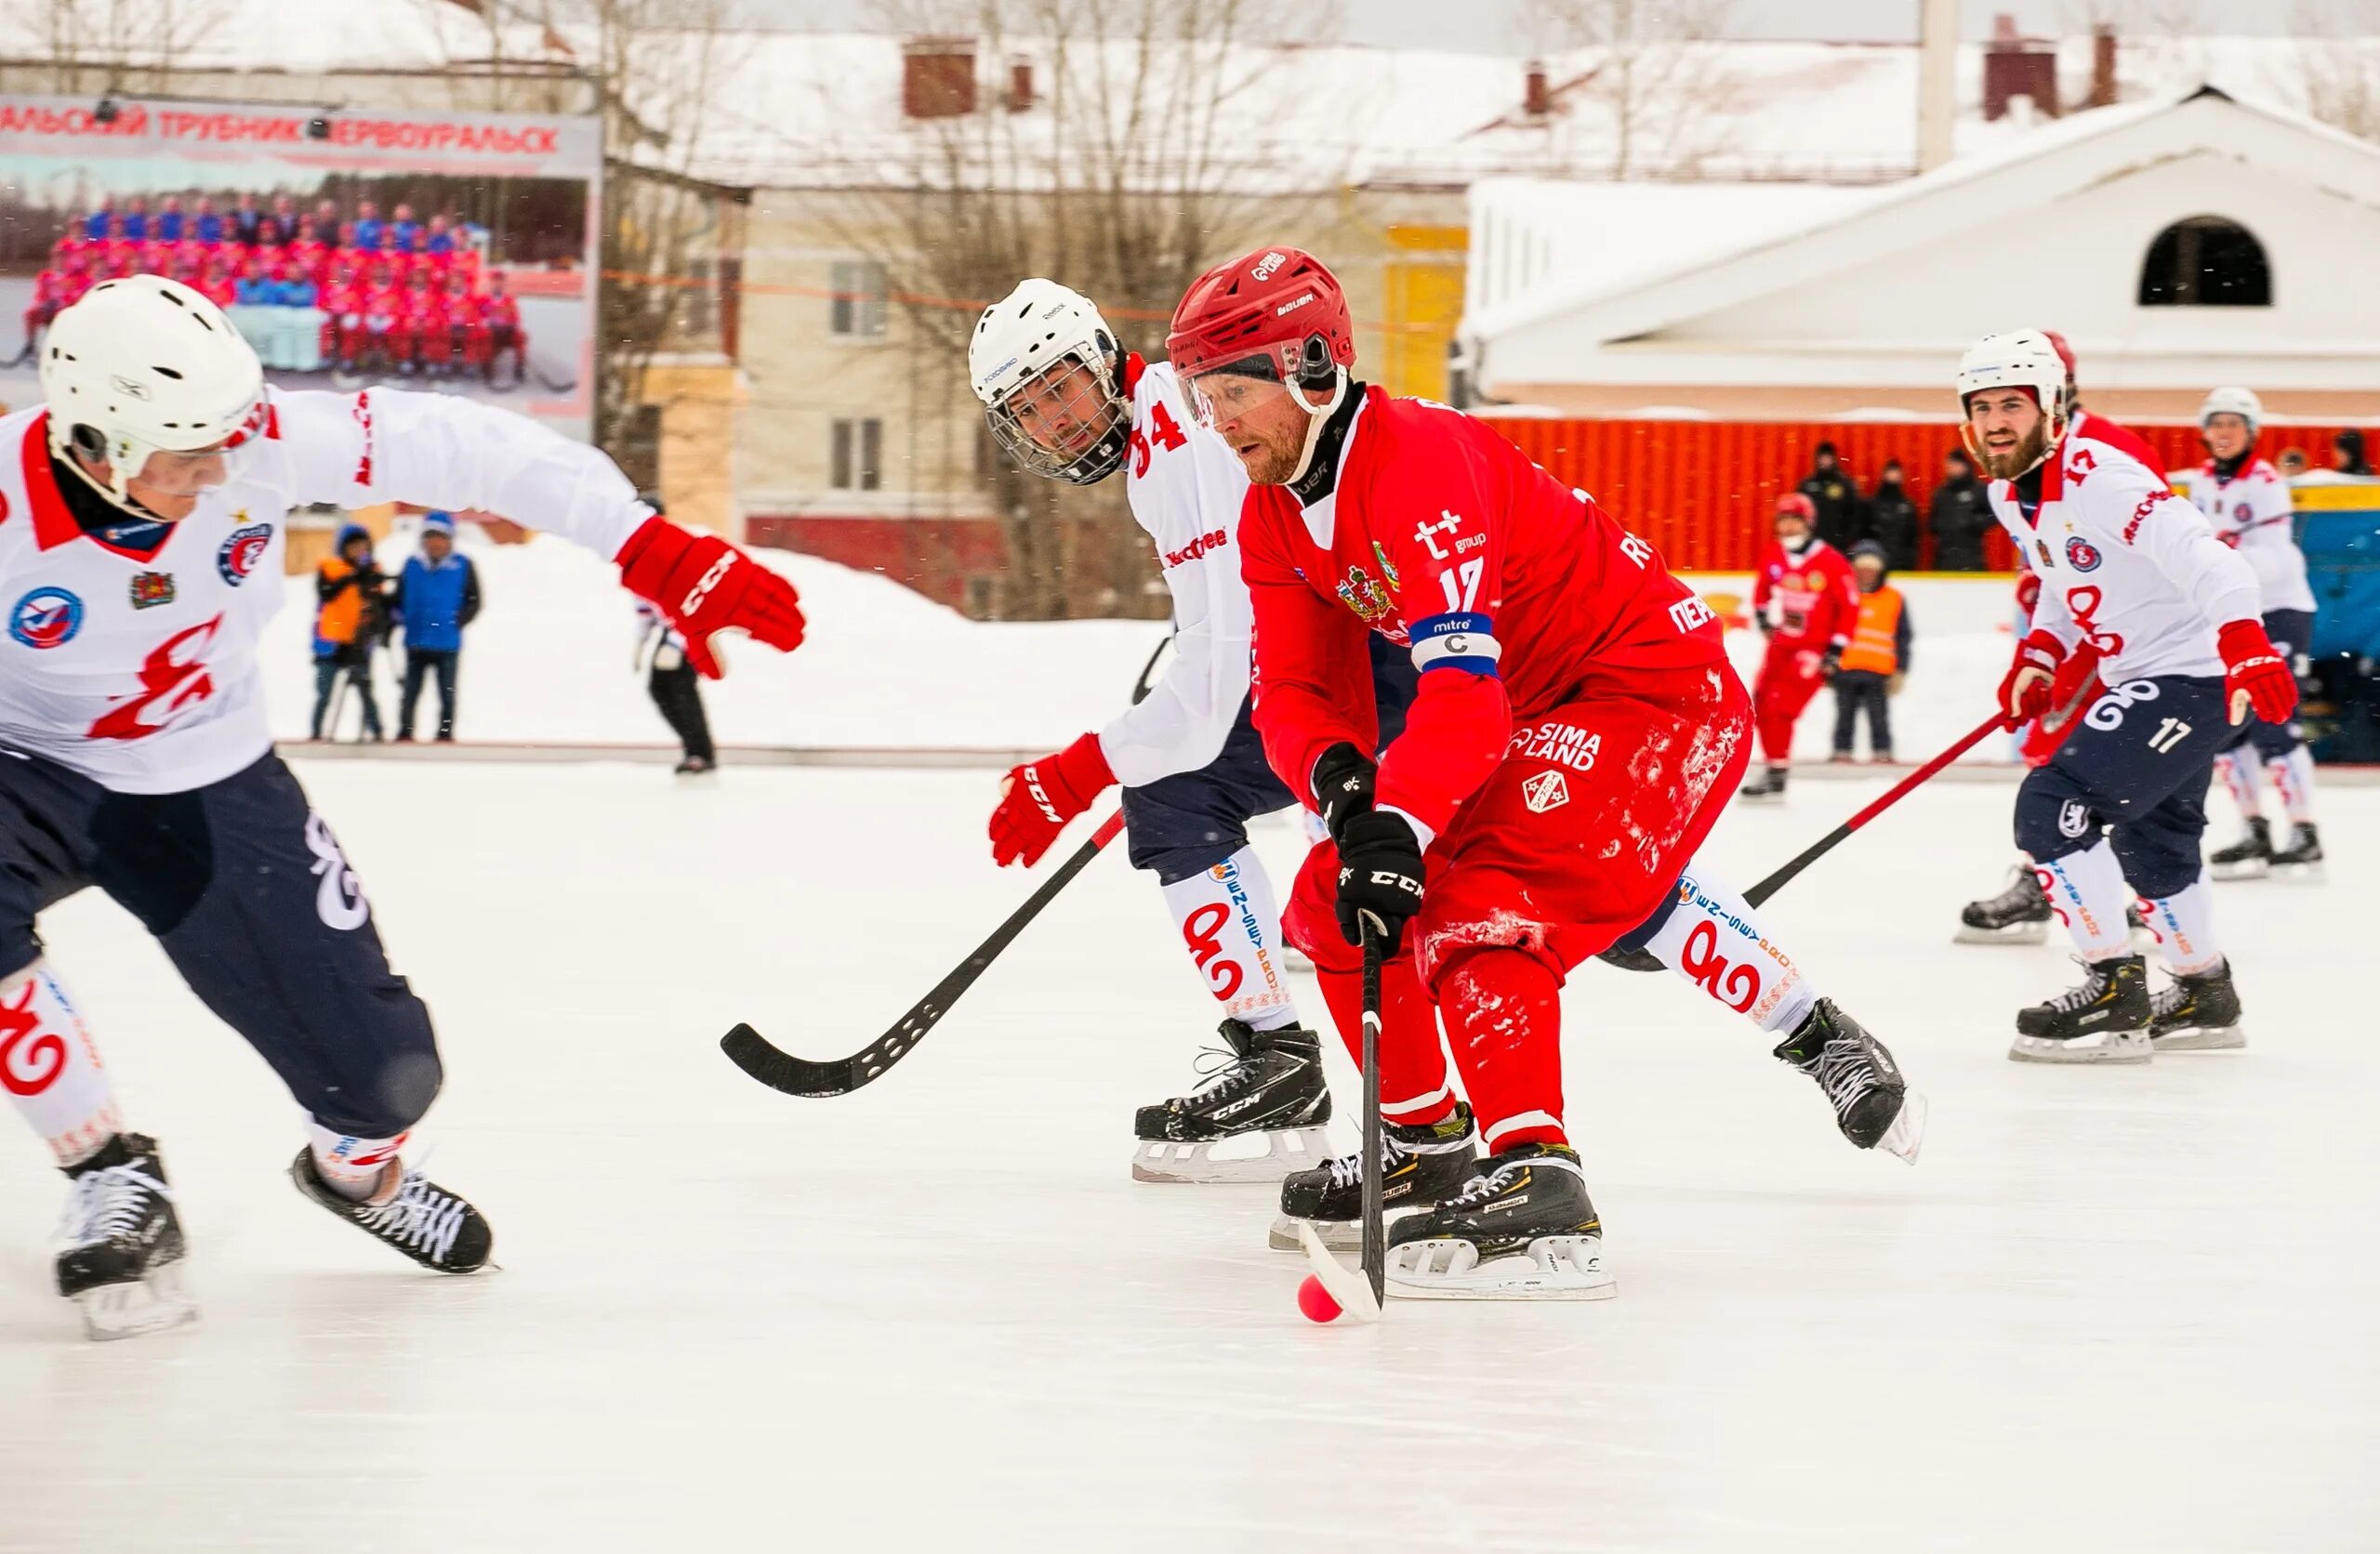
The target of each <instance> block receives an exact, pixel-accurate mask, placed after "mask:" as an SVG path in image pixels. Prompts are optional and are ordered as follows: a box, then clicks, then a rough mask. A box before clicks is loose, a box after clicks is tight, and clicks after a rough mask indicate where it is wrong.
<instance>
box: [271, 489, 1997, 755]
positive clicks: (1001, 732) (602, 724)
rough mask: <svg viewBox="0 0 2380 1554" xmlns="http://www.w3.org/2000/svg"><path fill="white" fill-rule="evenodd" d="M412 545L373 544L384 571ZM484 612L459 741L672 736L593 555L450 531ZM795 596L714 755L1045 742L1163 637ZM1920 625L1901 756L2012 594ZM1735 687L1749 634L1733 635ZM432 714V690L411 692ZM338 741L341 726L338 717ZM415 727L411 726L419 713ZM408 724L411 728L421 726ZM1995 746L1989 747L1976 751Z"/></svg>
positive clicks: (1931, 719)
mask: <svg viewBox="0 0 2380 1554" xmlns="http://www.w3.org/2000/svg"><path fill="white" fill-rule="evenodd" d="M412 548H413V540H412V536H411V534H410V533H399V534H398V535H397V536H395V537H393V538H391V539H390V541H389V542H387V543H386V544H384V545H383V546H382V547H381V560H382V564H383V565H384V566H386V567H389V568H390V569H391V570H394V569H395V568H396V567H398V566H400V565H402V564H403V558H404V557H405V556H406V555H407V554H409V553H410V552H411V550H412ZM464 548H465V549H466V550H467V551H468V552H469V555H470V557H471V559H472V560H474V561H475V562H476V563H477V564H478V565H479V567H480V572H481V586H482V587H483V590H484V592H485V595H486V600H487V603H486V610H485V612H484V613H483V615H482V616H481V617H480V620H479V623H478V624H477V625H476V626H472V627H471V629H470V632H469V636H468V638H467V639H466V647H465V650H464V654H463V665H462V675H461V716H460V719H459V730H458V731H459V733H460V735H461V737H463V738H465V739H467V740H475V741H476V740H485V741H506V742H530V743H554V744H565V743H571V744H577V743H599V744H621V743H626V744H662V743H665V742H667V740H668V730H667V729H666V728H665V727H664V726H663V724H662V722H661V719H660V717H659V715H658V714H656V713H655V711H654V709H653V705H652V704H651V703H650V702H649V701H648V700H647V699H646V697H645V693H644V678H643V677H642V676H641V674H638V673H636V672H635V670H634V668H633V665H632V659H633V654H634V650H635V642H636V626H635V616H634V612H633V609H632V606H631V602H630V600H629V599H628V595H627V594H626V593H624V592H623V591H622V590H621V589H620V587H619V585H618V580H617V575H616V573H615V571H614V569H613V568H612V567H611V566H610V565H609V564H607V563H605V562H603V561H601V560H597V559H596V558H594V557H593V556H591V555H588V553H587V552H585V551H583V550H580V549H579V548H577V547H575V546H572V545H570V544H568V543H566V542H564V541H562V540H558V539H554V538H551V537H540V538H538V539H536V540H535V541H533V542H532V543H531V544H528V545H525V546H509V547H499V546H490V545H487V544H485V543H484V542H483V540H482V539H481V537H480V535H479V534H478V533H477V531H475V530H472V529H470V528H469V526H466V528H465V531H464ZM759 554H760V557H761V558H762V560H765V561H766V562H767V563H768V564H769V565H770V566H773V567H774V568H776V569H777V570H778V571H780V572H782V573H785V574H786V575H787V576H788V577H790V578H792V579H793V582H794V585H795V586H797V587H799V588H800V590H801V599H802V608H803V610H804V612H806V613H807V614H808V616H809V619H810V635H809V639H808V641H806V642H805V643H804V644H803V645H802V647H801V650H800V652H796V653H793V654H792V655H790V656H781V655H779V654H776V653H774V652H769V651H767V650H766V649H760V648H754V647H751V646H749V645H748V644H744V643H736V644H734V645H732V646H731V648H730V650H729V653H730V673H729V675H728V678H727V679H726V680H725V681H724V682H722V683H721V684H717V685H711V686H707V687H705V691H704V695H705V700H706V703H707V705H708V707H709V710H710V717H711V722H712V726H713V730H714V731H715V732H716V734H717V735H718V737H719V739H720V740H721V743H723V744H765V745H787V746H795V747H830V746H850V745H863V746H893V747H923V748H959V749H965V748H993V749H1041V748H1055V747H1056V746H1058V745H1061V744H1064V743H1065V742H1067V741H1068V740H1071V739H1072V738H1074V736H1075V735H1077V734H1078V733H1080V732H1082V731H1083V730H1085V729H1087V728H1092V727H1096V726H1097V725H1098V724H1100V723H1102V722H1104V721H1105V720H1106V719H1107V718H1111V717H1113V716H1115V714H1116V712H1117V709H1119V708H1120V707H1122V706H1123V705H1124V704H1125V701H1126V699H1127V697H1128V696H1129V695H1130V693H1131V687H1132V683H1133V680H1134V678H1135V677H1136V676H1138V674H1139V673H1140V670H1141V666H1142V665H1143V664H1144V663H1145V662H1146V661H1147V658H1148V655H1149V653H1150V652H1151V651H1152V650H1153V649H1154V648H1155V647H1156V646H1157V642H1158V641H1159V639H1161V638H1162V637H1163V636H1164V634H1165V627H1164V626H1162V625H1161V624H1159V623H1156V622H1150V621H1069V622H1058V623H1050V624H1038V623H1036V624H1015V623H999V624H988V623H983V622H976V621H970V620H968V619H966V618H965V617H964V616H961V615H959V614H958V613H956V612H953V611H950V610H946V609H945V608H943V607H942V606H940V605H938V604H934V603H932V601H930V600H928V599H924V598H921V597H920V596H919V595H917V594H914V593H912V592H910V591H909V590H908V589H906V588H904V587H902V586H899V585H898V584H895V583H892V582H888V581H886V580H885V579H884V578H882V577H879V576H876V575H874V574H872V573H862V572H854V571H853V570H851V569H850V568H847V567H841V566H838V565H835V564H834V563H832V562H828V561H822V560H817V559H816V558H814V557H810V556H799V555H793V554H790V553H787V552H785V551H762V552H760V553H759ZM1694 582H1695V585H1696V586H1698V587H1699V588H1701V589H1702V590H1703V591H1704V592H1705V593H1706V594H1709V595H1712V596H1714V597H1716V596H1720V595H1727V594H1732V595H1734V596H1736V597H1738V598H1741V597H1743V596H1744V594H1745V593H1746V591H1747V590H1748V588H1749V586H1750V579H1749V578H1748V577H1744V576H1716V575H1712V576H1703V577H1698V578H1696V579H1695V580H1694ZM1904 591H1905V592H1906V593H1907V594H1908V596H1909V609H1910V612H1911V617H1912V619H1913V621H1914V623H1915V628H1916V633H1917V640H1916V648H1915V652H1914V657H1915V660H1916V667H1915V668H1914V670H1913V671H1912V672H1911V676H1910V678H1909V684H1908V687H1907V689H1906V690H1905V691H1904V692H1903V694H1902V695H1901V697H1900V698H1899V700H1898V701H1897V702H1896V703H1895V704H1894V709H1893V710H1894V716H1895V718H1896V719H1897V724H1896V743H1897V746H1898V750H1899V753H1900V755H1901V756H1902V757H1904V758H1908V757H1923V756H1924V755H1926V754H1929V753H1931V752H1932V751H1933V750H1935V749H1937V748H1939V747H1940V746H1941V745H1943V744H1948V743H1950V741H1951V740H1952V739H1954V738H1956V737H1957V736H1958V735H1959V734H1961V733H1964V731H1966V730H1968V729H1970V728H1972V727H1973V726H1974V725H1975V723H1976V721H1977V719H1978V718H1981V717H1982V716H1983V713H1984V712H1985V711H1986V710H1988V709H1989V708H1990V699H1991V695H1992V691H1993V690H1994V688H1995V687H1996V686H1997V685H1998V683H1999V680H2000V676H2001V673H2002V671H2003V669H2004V667H2005V666H2006V664H2007V658H2008V633H2007V620H2008V614H2009V605H2010V599H2011V588H2010V586H2009V585H2008V584H2007V583H2006V582H2005V581H2004V580H1999V579H1985V580H1973V579H1953V578H1940V579H1918V580H1915V581H1912V582H1910V583H1908V584H1906V585H1904ZM297 592H298V599H297V600H293V603H292V604H291V606H290V608H289V609H288V610H286V611H285V612H284V613H283V614H282V615H281V616H280V618H278V619H277V620H275V621H274V622H273V624H272V627H271V631H270V632H269V633H268V634H267V638H266V641H265V648H264V653H265V674H266V685H267V693H268V697H269V700H270V703H271V707H272V713H273V728H274V731H276V732H277V733H279V734H280V735H282V736H283V737H284V738H292V739H297V738H303V737H304V736H305V733H306V724H307V718H308V715H309V713H310V712H311V705H312V694H313V678H312V676H313V671H312V664H311V657H310V640H311V637H310V626H311V622H310V612H309V611H308V610H307V609H306V608H304V606H303V604H302V602H300V601H302V599H303V598H304V591H303V590H302V589H299V590H298V591H297ZM1729 648H1730V652H1732V653H1733V654H1734V655H1735V658H1736V662H1737V664H1738V665H1739V666H1740V667H1741V668H1742V669H1743V671H1744V673H1745V675H1746V676H1747V678H1749V677H1750V676H1751V674H1752V672H1753V670H1754V669H1755V668H1756V667H1757V665H1758V663H1759V657H1760V642H1759V639H1758V638H1757V637H1756V636H1755V635H1754V634H1753V633H1752V632H1750V631H1737V632H1731V633H1730V634H1729ZM396 663H397V660H396V658H395V656H394V655H383V656H382V657H381V658H380V659H379V660H378V683H379V686H380V695H381V702H382V710H383V713H384V714H392V713H393V710H394V708H393V702H394V694H395V692H394V680H395V672H396ZM425 701H429V702H430V703H431V704H432V705H433V706H434V693H432V692H429V691H425ZM347 716H348V729H349V730H350V731H352V730H353V728H354V719H355V718H356V714H355V713H354V711H353V710H351V709H350V711H349V713H348V715H347ZM427 718H428V715H425V719H424V721H425V722H426V721H427ZM1832 725H1833V704H1832V701H1831V698H1830V697H1828V696H1825V695H1820V696H1819V698H1818V701H1817V702H1816V703H1815V704H1814V705H1812V707H1811V709H1810V712H1809V714H1808V716H1807V717H1806V718H1805V719H1804V721H1803V725H1802V729H1801V731H1800V734H1799V737H1798V739H1797V742H1796V744H1795V754H1796V755H1797V756H1799V757H1803V758H1805V759H1806V758H1823V757H1824V756H1825V754H1826V750H1827V747H1828V741H1829V735H1830V733H1831V729H1832ZM420 727H421V725H420V724H417V728H420ZM1981 753H1982V754H1987V755H1989V756H1990V757H1994V758H1997V757H2000V756H2002V755H2003V754H2004V751H2003V749H2002V748H2001V746H2000V742H1998V741H1992V742H1989V744H1987V746H1986V749H1985V750H1984V751H1983V752H1981Z"/></svg>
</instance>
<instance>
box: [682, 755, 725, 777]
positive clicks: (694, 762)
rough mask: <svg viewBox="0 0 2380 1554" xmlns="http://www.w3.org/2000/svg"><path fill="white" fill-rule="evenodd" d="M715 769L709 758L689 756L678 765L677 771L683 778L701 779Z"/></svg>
mask: <svg viewBox="0 0 2380 1554" xmlns="http://www.w3.org/2000/svg"><path fill="white" fill-rule="evenodd" d="M715 769H716V766H715V763H714V762H713V761H712V760H711V758H710V757H707V756H688V757H686V758H685V759H684V760H682V761H680V762H679V763H678V765H677V768H676V771H677V774H678V775H679V776H681V777H699V776H701V775H702V774H703V773H705V772H707V771H710V770H715Z"/></svg>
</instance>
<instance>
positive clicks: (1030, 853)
mask: <svg viewBox="0 0 2380 1554" xmlns="http://www.w3.org/2000/svg"><path fill="white" fill-rule="evenodd" d="M1115 785H1116V773H1114V772H1113V771H1110V770H1108V769H1107V753H1106V752H1105V751H1104V750H1102V749H1100V747H1099V736H1098V735H1097V734H1085V735H1083V736H1082V737H1081V738H1080V739H1078V740H1076V741H1075V742H1074V743H1073V744H1069V745H1067V746H1066V747H1065V748H1064V749H1063V750H1061V751H1059V752H1058V753H1057V754H1056V755H1054V756H1044V757H1041V758H1040V759H1039V760H1038V761H1035V762H1033V763H1032V764H1031V765H1029V766H1020V767H1012V768H1011V769H1010V770H1009V774H1008V776H1007V777H1006V778H1005V779H1003V780H1002V781H1001V783H1000V802H999V807H998V809H996V810H993V811H992V825H991V832H992V862H993V863H998V864H999V865H1001V866H1002V867H1006V866H1007V865H1009V864H1011V863H1024V864H1026V865H1028V866H1030V865H1032V864H1035V863H1039V862H1041V855H1042V854H1043V853H1045V852H1047V851H1049V850H1050V844H1051V842H1054V841H1056V840H1057V839H1058V833H1059V832H1061V831H1064V829H1065V828H1066V823H1067V822H1068V821H1070V820H1072V819H1074V818H1075V817H1076V816H1077V815H1078V814H1081V813H1082V812H1083V811H1084V810H1088V809H1090V808H1091V800H1092V799H1094V798H1097V797H1099V796H1100V795H1101V794H1103V793H1104V792H1106V791H1107V790H1108V789H1109V788H1111V787H1114V786H1115Z"/></svg>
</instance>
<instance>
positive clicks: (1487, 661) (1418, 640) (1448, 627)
mask: <svg viewBox="0 0 2380 1554" xmlns="http://www.w3.org/2000/svg"><path fill="white" fill-rule="evenodd" d="M1408 636H1409V637H1410V638H1411V639H1412V641H1413V667H1414V668H1415V669H1417V670H1420V671H1421V672H1423V673H1425V674H1426V673H1427V672H1429V671H1430V670H1432V669H1461V670H1462V671H1464V672H1466V673H1468V674H1474V675H1493V674H1495V673H1497V668H1496V661H1497V660H1498V659H1500V658H1501V657H1502V656H1503V653H1504V650H1503V646H1502V644H1501V643H1499V642H1498V641H1497V640H1496V636H1495V623H1493V622H1492V621H1490V620H1489V619H1488V617H1487V616H1485V615H1482V614H1477V613H1474V612H1464V613H1461V614H1448V615H1431V616H1428V617H1426V618H1425V619H1422V620H1419V621H1416V622H1414V623H1413V626H1412V627H1411V629H1410V630H1409V631H1408Z"/></svg>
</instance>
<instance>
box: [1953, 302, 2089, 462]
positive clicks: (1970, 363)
mask: <svg viewBox="0 0 2380 1554" xmlns="http://www.w3.org/2000/svg"><path fill="white" fill-rule="evenodd" d="M1985 389H2030V390H2032V395H2033V402H2034V403H2036V404H2038V405H2040V406H2041V407H2042V414H2043V415H2045V416H2047V417H2048V418H2049V431H2048V435H2047V436H2046V438H2045V439H2044V440H2043V449H2042V457H2043V459H2046V458H2048V457H2049V455H2050V454H2051V452H2052V451H2054V450H2055V449H2056V447H2057V445H2058V442H2059V441H2061V440H2062V439H2063V438H2064V437H2065V436H2066V428H2067V426H2068V424H2069V421H2071V420H2072V418H2073V413H2074V401H2075V390H2074V356H2073V353H2072V352H2071V351H2070V350H2069V349H2067V347H2066V342H2065V341H2064V340H2063V339H2061V338H2060V337H2059V336H2056V335H2054V334H2051V333H2050V332H2049V331H2047V330H2044V329H2018V330H2014V331H2011V332H2010V333H2008V334H2005V335H1986V336H1984V337H1983V338H1982V339H1980V340H1977V342H1976V343H1975V344H1974V345H1972V346H1969V347H1968V348H1967V353H1966V354H1965V355H1964V356H1962V357H1960V358H1959V423H1960V436H1961V437H1962V438H1963V439H1964V441H1965V442H1966V445H1967V452H1968V453H1970V454H1974V455H1975V456H1976V458H1977V460H1978V461H1980V460H1981V459H1982V457H1983V450H1982V449H1981V448H1979V447H1977V445H1976V441H1975V428H1974V426H1973V418H1972V417H1971V416H1970V415H1968V412H1967V401H1968V399H1969V397H1970V396H1972V395H1975V394H1979V393H1981V392H1983V391H1984V390H1985Z"/></svg>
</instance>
